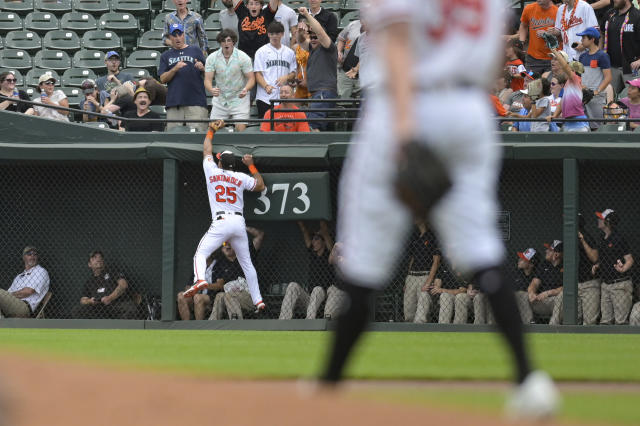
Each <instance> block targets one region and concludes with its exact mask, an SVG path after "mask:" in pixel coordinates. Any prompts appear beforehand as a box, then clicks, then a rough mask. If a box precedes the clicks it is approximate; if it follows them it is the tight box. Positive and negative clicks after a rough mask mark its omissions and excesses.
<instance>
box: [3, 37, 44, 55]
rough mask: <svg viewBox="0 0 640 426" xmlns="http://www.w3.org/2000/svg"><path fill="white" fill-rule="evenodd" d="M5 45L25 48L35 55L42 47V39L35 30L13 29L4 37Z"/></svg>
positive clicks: (13, 47) (10, 47) (12, 47)
mask: <svg viewBox="0 0 640 426" xmlns="http://www.w3.org/2000/svg"><path fill="white" fill-rule="evenodd" d="M4 47H6V48H7V49H23V50H26V51H27V52H29V54H31V55H33V54H34V53H35V52H37V51H38V50H40V49H42V40H41V39H40V36H39V35H38V33H36V32H33V31H11V32H10V33H8V34H7V36H6V37H5V39H4Z"/></svg>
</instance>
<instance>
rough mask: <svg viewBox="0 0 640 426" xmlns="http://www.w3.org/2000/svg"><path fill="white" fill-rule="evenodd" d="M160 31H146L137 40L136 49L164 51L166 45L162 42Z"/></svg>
mask: <svg viewBox="0 0 640 426" xmlns="http://www.w3.org/2000/svg"><path fill="white" fill-rule="evenodd" d="M162 33H163V32H162V30H151V31H147V32H145V33H144V34H142V36H141V37H140V40H138V49H152V50H160V51H161V50H164V49H165V48H167V45H166V44H164V43H163V41H162Z"/></svg>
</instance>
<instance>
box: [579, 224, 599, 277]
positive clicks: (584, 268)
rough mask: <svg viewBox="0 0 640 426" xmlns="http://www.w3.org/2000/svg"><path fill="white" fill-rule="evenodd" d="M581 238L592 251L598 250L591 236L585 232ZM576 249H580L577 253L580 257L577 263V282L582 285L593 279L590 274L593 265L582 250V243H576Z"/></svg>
mask: <svg viewBox="0 0 640 426" xmlns="http://www.w3.org/2000/svg"><path fill="white" fill-rule="evenodd" d="M582 236H583V237H584V241H585V243H587V244H588V245H589V247H591V248H593V249H597V248H598V247H597V246H596V240H595V239H594V238H593V237H592V236H591V235H589V234H587V233H586V232H583V233H582ZM578 247H579V248H580V250H579V252H578V253H579V255H580V259H579V262H580V263H578V282H579V283H583V282H585V281H589V280H592V279H593V278H594V277H593V275H592V274H591V267H592V266H593V263H591V260H589V257H588V256H587V252H586V251H585V250H584V247H583V246H582V242H578Z"/></svg>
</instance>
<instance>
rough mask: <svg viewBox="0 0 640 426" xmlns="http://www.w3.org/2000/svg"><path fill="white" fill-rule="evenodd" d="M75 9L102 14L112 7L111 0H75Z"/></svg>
mask: <svg viewBox="0 0 640 426" xmlns="http://www.w3.org/2000/svg"><path fill="white" fill-rule="evenodd" d="M73 10H74V11H76V12H86V13H91V14H92V15H93V16H100V15H102V14H103V13H107V12H109V11H110V10H111V7H110V6H109V0H73Z"/></svg>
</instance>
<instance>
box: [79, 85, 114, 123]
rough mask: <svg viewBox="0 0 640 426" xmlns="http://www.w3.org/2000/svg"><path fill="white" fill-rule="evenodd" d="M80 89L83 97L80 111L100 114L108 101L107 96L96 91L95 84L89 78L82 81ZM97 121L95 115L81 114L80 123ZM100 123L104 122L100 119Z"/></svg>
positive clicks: (103, 92)
mask: <svg viewBox="0 0 640 426" xmlns="http://www.w3.org/2000/svg"><path fill="white" fill-rule="evenodd" d="M80 87H81V88H82V94H83V95H84V98H83V99H82V100H81V101H80V109H81V110H82V111H89V112H100V111H101V109H102V107H103V106H104V105H105V103H106V102H107V100H108V99H109V94H108V93H107V92H105V91H100V90H98V87H97V86H96V82H95V81H93V80H92V79H90V78H87V79H86V80H84V81H83V82H82V84H81V85H80ZM98 120H99V119H98V117H96V116H95V115H89V114H82V121H83V122H84V123H86V122H88V121H98ZM100 121H106V120H105V119H102V118H101V119H100Z"/></svg>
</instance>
